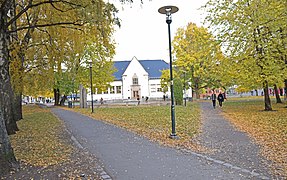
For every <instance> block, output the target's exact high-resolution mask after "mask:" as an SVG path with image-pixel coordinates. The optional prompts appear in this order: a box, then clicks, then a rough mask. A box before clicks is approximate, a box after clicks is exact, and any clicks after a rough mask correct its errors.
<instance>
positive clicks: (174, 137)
mask: <svg viewBox="0 0 287 180" xmlns="http://www.w3.org/2000/svg"><path fill="white" fill-rule="evenodd" d="M169 138H170V139H179V137H178V136H177V135H176V134H170V135H169Z"/></svg>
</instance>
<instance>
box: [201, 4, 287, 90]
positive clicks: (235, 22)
mask: <svg viewBox="0 0 287 180" xmlns="http://www.w3.org/2000/svg"><path fill="white" fill-rule="evenodd" d="M286 3H287V2H286V1H285V0H269V1H266V0H251V1H250V0H242V1H235V0H233V1H229V0H222V1H217V0H210V1H209V2H208V3H207V5H206V8H205V9H206V10H207V12H208V16H207V18H206V21H207V22H208V23H209V25H210V28H211V29H213V30H214V34H216V35H217V39H218V40H219V42H221V45H222V46H223V47H224V50H225V54H226V55H227V56H228V59H226V60H227V61H225V62H224V63H225V66H226V67H227V68H228V71H227V73H228V76H229V77H231V79H232V80H233V82H234V83H236V84H237V85H239V86H240V87H241V88H245V89H254V88H262V86H263V83H265V82H268V83H269V84H275V83H276V84H277V83H279V84H282V82H283V80H284V79H285V78H286V76H287V74H286V73H287V70H286V69H287V66H286V62H287V61H286V60H287V59H286V52H287V51H286V43H287V38H286V37H287V36H286V33H287V24H286V22H287V14H286V12H287V4H286ZM281 87H282V86H281Z"/></svg>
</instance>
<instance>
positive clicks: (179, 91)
mask: <svg viewBox="0 0 287 180" xmlns="http://www.w3.org/2000/svg"><path fill="white" fill-rule="evenodd" d="M173 82H174V98H175V104H176V105H182V103H183V85H182V82H181V80H180V79H179V78H175V79H174V80H173Z"/></svg>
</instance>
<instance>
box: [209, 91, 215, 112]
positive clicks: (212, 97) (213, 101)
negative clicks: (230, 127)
mask: <svg viewBox="0 0 287 180" xmlns="http://www.w3.org/2000/svg"><path fill="white" fill-rule="evenodd" d="M210 98H211V101H212V105H213V108H214V109H215V105H216V94H215V91H213V93H212V94H211V97H210Z"/></svg>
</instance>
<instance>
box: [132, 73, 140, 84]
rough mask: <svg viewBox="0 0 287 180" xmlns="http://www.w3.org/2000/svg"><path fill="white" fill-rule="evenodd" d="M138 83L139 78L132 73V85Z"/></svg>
mask: <svg viewBox="0 0 287 180" xmlns="http://www.w3.org/2000/svg"><path fill="white" fill-rule="evenodd" d="M138 84H139V80H138V77H137V75H136V74H134V75H133V85H138Z"/></svg>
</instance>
